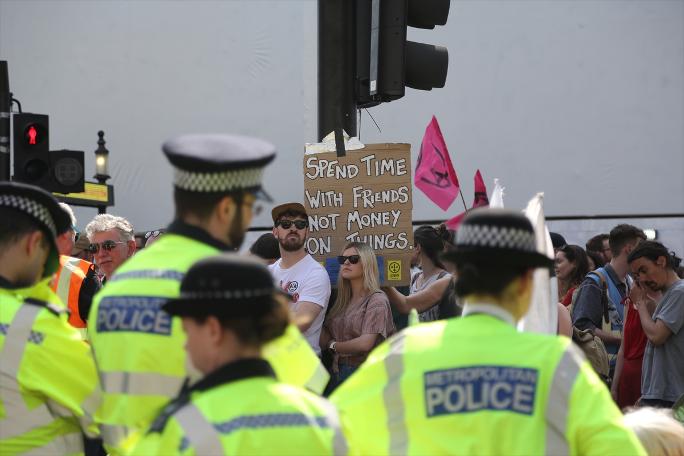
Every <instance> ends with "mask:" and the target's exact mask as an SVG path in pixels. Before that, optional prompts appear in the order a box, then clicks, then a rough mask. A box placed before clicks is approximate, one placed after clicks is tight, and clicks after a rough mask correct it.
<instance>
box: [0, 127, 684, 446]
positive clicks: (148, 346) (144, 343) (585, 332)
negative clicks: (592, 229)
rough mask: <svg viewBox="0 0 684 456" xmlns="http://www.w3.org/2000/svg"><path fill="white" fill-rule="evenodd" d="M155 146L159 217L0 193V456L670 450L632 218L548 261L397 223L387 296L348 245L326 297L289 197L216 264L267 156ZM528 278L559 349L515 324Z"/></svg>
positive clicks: (653, 262) (646, 247) (518, 236)
mask: <svg viewBox="0 0 684 456" xmlns="http://www.w3.org/2000/svg"><path fill="white" fill-rule="evenodd" d="M162 150H163V152H164V154H165V156H166V158H167V159H168V160H169V162H170V163H171V165H172V166H173V168H174V181H173V187H174V190H173V193H174V205H175V214H174V215H173V217H172V218H173V222H172V223H171V224H170V225H169V226H168V227H167V228H165V229H163V230H155V231H150V232H147V233H146V234H145V235H144V236H136V234H135V231H134V228H133V226H132V224H131V223H130V222H128V221H127V220H126V219H124V218H122V217H118V216H114V215H109V214H101V215H98V216H96V217H95V218H94V219H93V220H92V221H90V222H89V223H88V224H87V225H86V226H85V229H84V230H83V231H82V232H79V230H78V228H77V221H76V219H75V217H74V215H73V212H72V211H71V210H70V208H69V207H68V206H66V205H64V204H59V203H57V201H56V200H55V199H54V197H53V196H52V195H50V194H49V193H47V192H45V191H43V190H41V189H38V188H36V187H32V186H28V185H24V184H19V183H13V182H12V183H9V182H2V183H0V371H1V373H2V377H1V378H2V383H0V453H1V454H22V453H33V454H71V453H83V452H85V453H86V454H104V453H105V452H107V453H109V454H140V455H147V454H235V453H237V454H252V453H258V454H270V453H275V452H277V453H282V454H347V453H352V454H409V453H411V454H447V453H449V454H452V453H453V454H615V453H617V454H645V453H646V452H647V453H648V454H663V455H675V454H684V423H680V422H678V421H677V420H675V418H674V417H675V416H677V413H679V414H680V415H679V419H680V421H682V422H684V280H682V279H681V276H678V271H680V269H679V268H680V259H679V258H678V257H677V256H676V255H675V254H674V253H672V252H669V251H668V249H667V248H666V247H665V246H663V245H662V244H661V243H659V242H657V241H653V240H647V239H646V236H645V235H644V233H643V231H641V230H640V229H639V228H637V227H634V226H631V225H618V226H616V227H615V228H614V229H613V230H611V232H610V233H609V234H607V235H598V236H595V237H594V238H592V239H590V240H589V241H588V242H587V244H586V249H584V248H582V247H580V246H577V245H567V243H566V242H565V240H564V239H563V237H562V236H561V235H559V234H557V233H552V240H553V243H554V250H555V260H552V259H550V258H549V257H547V256H545V255H543V254H540V253H538V252H537V247H536V246H537V242H536V239H535V234H534V230H533V228H532V225H531V223H530V222H529V220H528V219H527V218H526V217H525V216H523V215H522V214H520V213H516V212H513V211H506V210H503V209H490V208H481V209H477V210H473V211H471V213H469V214H468V215H467V216H466V218H465V219H464V220H463V222H462V224H461V226H460V227H459V228H458V230H457V231H456V232H455V233H453V232H449V231H448V230H446V228H445V227H444V226H438V227H433V226H421V227H418V228H417V229H416V230H415V233H414V245H413V246H412V247H413V251H412V252H413V258H412V263H413V265H414V266H415V273H414V274H413V275H412V278H411V281H410V285H409V287H408V290H404V293H402V290H398V289H395V288H393V287H385V286H382V283H381V282H380V274H379V271H378V261H377V258H376V253H375V252H374V251H373V249H372V248H371V247H370V246H368V245H367V244H365V243H361V242H350V243H348V244H346V245H345V246H344V248H343V249H342V251H340V252H338V254H339V256H338V257H337V260H338V263H339V266H340V268H339V274H338V276H337V277H336V280H333V282H334V283H333V284H331V279H330V277H329V275H328V272H327V271H326V269H325V268H323V266H321V264H319V263H318V262H317V261H316V260H315V259H314V258H313V257H312V256H311V255H310V254H309V253H308V252H307V251H306V248H305V245H306V240H307V236H308V234H309V219H308V215H307V211H306V208H305V207H304V206H303V205H302V204H300V203H298V202H288V203H285V204H280V205H277V206H275V207H274V208H273V210H272V212H271V215H272V221H273V229H272V232H271V233H268V234H265V235H264V236H262V237H260V238H259V239H258V240H257V241H256V242H255V243H254V244H253V245H252V246H251V247H250V249H249V251H250V253H251V255H238V254H237V253H235V250H237V249H238V248H239V247H240V245H241V244H242V242H243V240H244V236H245V232H246V231H247V229H248V227H249V225H250V222H251V219H252V211H253V208H254V206H255V202H256V200H257V199H266V200H270V197H268V195H267V194H266V193H265V191H264V189H263V188H262V184H261V175H262V173H263V169H264V167H266V166H267V165H268V163H270V162H271V161H272V160H273V158H274V157H275V148H274V147H273V146H272V145H271V144H269V143H268V142H266V141H263V140H260V139H256V138H248V137H241V136H233V135H188V136H182V137H179V138H175V139H172V140H170V141H167V142H166V143H164V145H163V146H162ZM170 218H171V216H170ZM143 247H144V248H143ZM536 268H549V269H553V270H554V271H555V277H556V279H557V284H558V287H557V290H558V295H557V296H555V297H554V298H557V299H554V300H555V301H556V302H554V303H553V305H554V306H556V305H557V306H558V309H559V312H558V319H559V321H558V332H559V334H560V336H556V335H543V334H536V333H526V332H519V331H518V330H517V329H516V324H517V322H518V321H519V320H520V319H521V318H522V317H524V315H525V314H526V313H527V311H528V310H529V308H530V304H531V299H532V288H533V271H534V270H535V269H536ZM406 314H414V315H416V318H409V321H410V324H409V325H408V327H405V326H406V324H405V323H400V322H401V319H399V318H397V317H398V316H400V315H406ZM564 336H567V337H564ZM583 337H584V338H583ZM586 337H588V338H589V340H590V341H591V342H593V343H592V344H591V350H592V352H591V353H589V352H588V350H589V348H587V347H589V344H583V343H580V341H581V340H587V339H586ZM573 341H574V343H573ZM601 350H602V351H601ZM600 356H603V357H605V366H606V370H605V372H601V371H600V369H598V368H597V366H596V365H595V364H594V363H593V360H594V359H597V357H600ZM587 359H589V361H588V360H587ZM592 368H593V369H592ZM673 411H674V412H673ZM623 413H626V414H623Z"/></svg>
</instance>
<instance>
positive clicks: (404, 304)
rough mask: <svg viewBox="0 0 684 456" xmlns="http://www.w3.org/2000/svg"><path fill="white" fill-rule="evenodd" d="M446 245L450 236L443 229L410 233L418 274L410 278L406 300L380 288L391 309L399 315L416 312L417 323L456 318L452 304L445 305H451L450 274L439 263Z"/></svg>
mask: <svg viewBox="0 0 684 456" xmlns="http://www.w3.org/2000/svg"><path fill="white" fill-rule="evenodd" d="M450 241H451V233H450V232H449V230H448V229H447V228H446V226H445V225H439V226H438V227H437V228H434V227H432V226H429V225H424V226H420V227H418V228H416V230H415V231H414V232H413V242H414V247H413V251H414V255H415V257H416V259H417V263H418V265H419V266H420V268H421V272H419V273H418V274H416V275H414V276H413V277H412V279H411V288H410V291H409V296H404V295H403V294H401V293H399V292H398V291H397V289H396V288H394V287H384V288H383V291H384V292H385V293H386V294H387V297H388V298H389V301H390V304H391V305H392V307H394V308H395V309H396V310H397V311H399V312H400V313H402V314H408V313H409V312H411V309H416V310H417V311H418V319H419V320H420V321H422V322H425V321H436V320H439V319H440V318H449V317H453V316H456V315H457V314H458V312H457V311H456V310H455V309H456V308H457V306H456V304H455V303H453V302H452V303H450V302H448V301H449V300H452V301H453V296H452V294H451V293H448V291H449V286H450V283H451V274H449V272H448V271H447V270H446V267H445V265H444V264H443V263H442V260H441V255H442V254H443V253H444V250H445V247H446V246H447V245H450V244H451V242H450Z"/></svg>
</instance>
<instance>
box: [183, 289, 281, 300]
mask: <svg viewBox="0 0 684 456" xmlns="http://www.w3.org/2000/svg"><path fill="white" fill-rule="evenodd" d="M272 294H273V289H272V288H264V289H261V290H258V289H257V290H250V289H245V290H221V291H182V292H181V294H180V297H181V299H249V298H258V297H261V296H270V295H272Z"/></svg>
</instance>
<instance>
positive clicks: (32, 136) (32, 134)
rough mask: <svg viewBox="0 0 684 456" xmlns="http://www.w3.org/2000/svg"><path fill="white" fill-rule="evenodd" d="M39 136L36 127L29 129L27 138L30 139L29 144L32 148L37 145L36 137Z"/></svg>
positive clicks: (32, 126)
mask: <svg viewBox="0 0 684 456" xmlns="http://www.w3.org/2000/svg"><path fill="white" fill-rule="evenodd" d="M37 136H38V130H36V127H35V126H34V125H31V126H30V127H28V131H27V133H26V138H28V143H29V144H30V145H32V146H35V145H36V137H37Z"/></svg>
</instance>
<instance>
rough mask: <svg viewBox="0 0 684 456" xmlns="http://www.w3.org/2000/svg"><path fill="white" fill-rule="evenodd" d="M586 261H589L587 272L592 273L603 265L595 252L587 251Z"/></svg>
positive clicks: (601, 259)
mask: <svg viewBox="0 0 684 456" xmlns="http://www.w3.org/2000/svg"><path fill="white" fill-rule="evenodd" d="M587 260H588V261H589V270H590V271H593V270H595V269H598V268H600V267H602V266H603V265H605V263H604V261H603V258H601V255H599V254H598V253H596V252H590V251H587Z"/></svg>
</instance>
